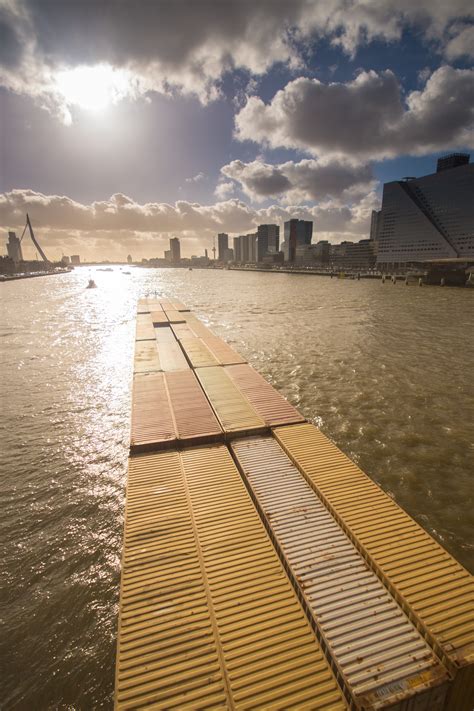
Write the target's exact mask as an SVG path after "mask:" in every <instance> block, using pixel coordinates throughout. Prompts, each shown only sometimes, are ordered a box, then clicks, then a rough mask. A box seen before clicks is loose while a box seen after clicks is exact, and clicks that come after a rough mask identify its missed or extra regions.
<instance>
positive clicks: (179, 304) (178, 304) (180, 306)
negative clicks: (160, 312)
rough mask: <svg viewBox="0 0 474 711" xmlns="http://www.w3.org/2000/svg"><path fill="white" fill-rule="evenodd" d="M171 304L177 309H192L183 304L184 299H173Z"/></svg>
mask: <svg viewBox="0 0 474 711" xmlns="http://www.w3.org/2000/svg"><path fill="white" fill-rule="evenodd" d="M171 305H172V307H173V308H174V309H176V311H190V310H191V309H188V307H187V306H185V304H183V302H182V301H179V300H178V299H172V300H171Z"/></svg>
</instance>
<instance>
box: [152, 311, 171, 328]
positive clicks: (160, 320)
mask: <svg viewBox="0 0 474 711" xmlns="http://www.w3.org/2000/svg"><path fill="white" fill-rule="evenodd" d="M150 318H151V320H152V323H153V325H154V326H169V322H168V318H167V316H166V314H165V312H164V311H152V312H151V313H150Z"/></svg>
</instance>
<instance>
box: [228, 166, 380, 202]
mask: <svg viewBox="0 0 474 711" xmlns="http://www.w3.org/2000/svg"><path fill="white" fill-rule="evenodd" d="M221 173H222V175H224V176H225V177H226V178H230V179H232V180H234V181H236V182H237V183H239V185H240V187H241V188H242V189H243V190H244V192H245V193H246V194H247V195H248V196H249V197H250V198H252V199H253V200H262V199H265V198H268V197H273V198H276V197H281V198H282V199H285V201H287V202H295V201H305V200H315V201H318V202H320V201H321V200H323V199H325V198H327V197H331V198H340V197H341V196H345V197H346V198H350V194H351V192H352V193H353V194H354V195H355V193H356V191H358V192H360V191H361V190H362V192H363V193H367V192H368V190H369V189H370V187H371V182H372V180H373V175H372V169H371V168H370V166H368V165H358V166H353V165H351V164H350V163H338V162H337V161H331V162H330V163H322V162H319V161H316V160H302V161H299V162H298V163H296V162H294V161H287V162H286V163H280V164H278V165H269V164H267V163H263V162H262V161H259V160H256V161H252V162H251V163H244V162H242V161H240V160H234V161H232V162H231V163H228V164H227V165H225V166H223V167H222V168H221Z"/></svg>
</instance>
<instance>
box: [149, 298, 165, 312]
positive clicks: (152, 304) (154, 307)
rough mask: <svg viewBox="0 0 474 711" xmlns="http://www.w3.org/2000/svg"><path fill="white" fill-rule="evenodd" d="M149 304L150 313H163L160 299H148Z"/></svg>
mask: <svg viewBox="0 0 474 711" xmlns="http://www.w3.org/2000/svg"><path fill="white" fill-rule="evenodd" d="M147 304H148V308H149V310H150V311H163V309H162V308H161V303H160V301H159V300H158V299H147Z"/></svg>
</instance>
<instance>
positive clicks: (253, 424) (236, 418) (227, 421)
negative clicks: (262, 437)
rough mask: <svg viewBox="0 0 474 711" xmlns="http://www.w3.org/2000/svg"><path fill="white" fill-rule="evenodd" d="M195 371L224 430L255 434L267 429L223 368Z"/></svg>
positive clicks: (229, 432)
mask: <svg viewBox="0 0 474 711" xmlns="http://www.w3.org/2000/svg"><path fill="white" fill-rule="evenodd" d="M195 372H196V375H197V376H198V378H199V381H200V383H201V385H202V387H203V389H204V392H205V393H206V396H207V399H208V400H209V402H210V403H211V405H212V407H213V409H214V412H215V413H216V415H217V418H218V420H219V422H220V423H221V427H222V429H223V430H224V432H226V433H228V434H232V433H236V432H239V433H252V434H253V433H255V434H256V433H259V432H264V431H265V430H267V429H268V428H267V426H266V424H265V422H264V421H263V419H262V418H261V417H259V416H258V415H257V413H256V412H255V410H254V408H253V407H252V405H251V404H250V402H249V401H248V400H247V398H246V397H245V396H244V395H243V394H242V393H241V392H240V390H239V389H238V387H237V386H236V385H235V384H234V383H233V382H232V380H231V379H230V378H229V376H228V375H227V373H226V372H225V370H224V368H222V367H220V366H217V367H214V368H199V369H197V370H196V371H195Z"/></svg>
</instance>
